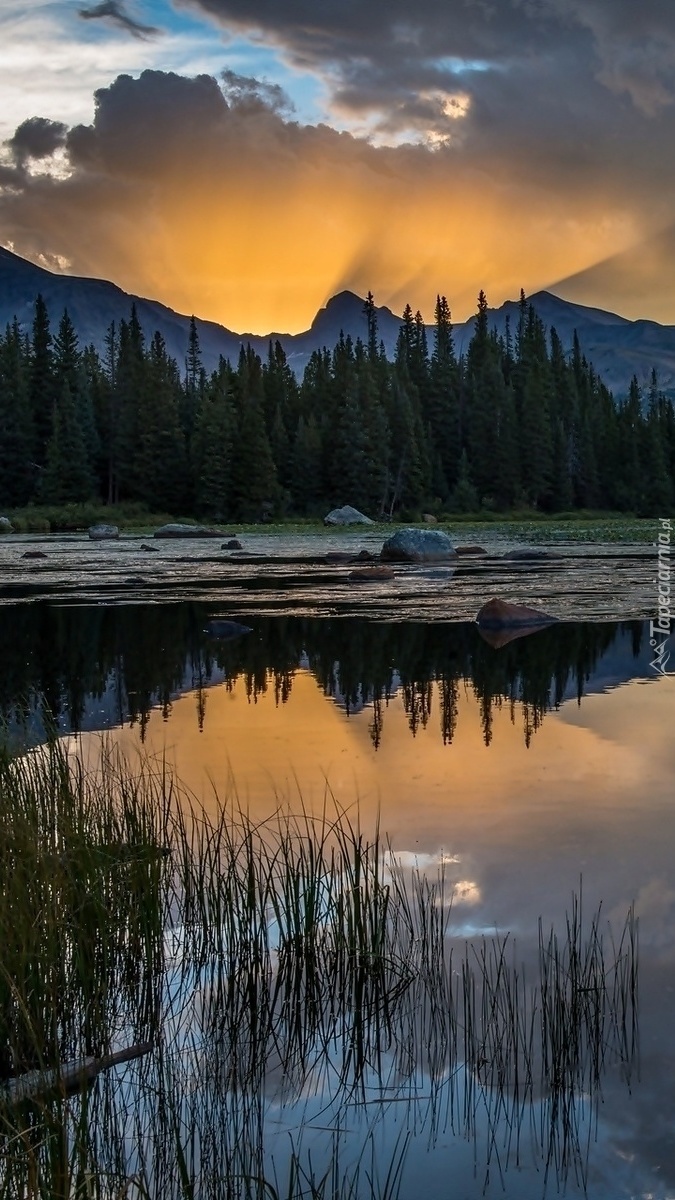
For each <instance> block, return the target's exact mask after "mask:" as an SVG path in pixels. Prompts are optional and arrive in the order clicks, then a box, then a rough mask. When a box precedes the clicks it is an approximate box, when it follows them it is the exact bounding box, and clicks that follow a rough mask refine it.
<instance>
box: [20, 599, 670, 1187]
mask: <svg viewBox="0 0 675 1200" xmlns="http://www.w3.org/2000/svg"><path fill="white" fill-rule="evenodd" d="M213 615H214V609H213V606H211V607H209V605H208V604H206V603H190V604H188V603H172V604H162V603H156V604H154V605H147V604H121V605H117V606H106V605H100V604H99V605H96V606H88V605H86V604H83V605H79V606H73V605H71V606H67V605H59V604H55V603H50V602H47V601H44V602H40V603H33V604H30V605H29V604H25V603H21V604H16V605H11V606H10V605H7V606H5V608H4V609H3V621H2V625H1V629H2V636H1V638H0V643H1V644H0V650H1V651H2V655H3V671H2V676H1V685H0V686H1V691H0V708H1V709H2V710H3V711H4V713H5V716H6V718H7V719H9V721H10V724H11V725H12V726H13V727H15V728H17V729H18V728H19V726H20V725H21V724H22V723H24V724H25V725H27V727H28V730H29V734H30V736H31V737H32V738H33V739H34V740H36V741H38V740H39V739H40V737H41V736H42V732H41V731H42V718H41V711H40V704H39V701H38V699H37V697H38V695H41V696H43V697H44V698H45V700H46V701H47V703H48V704H49V705H50V707H51V710H52V711H53V712H54V713H55V714H56V717H57V720H58V722H59V725H60V728H61V729H62V731H63V732H64V733H66V732H68V733H70V732H73V731H76V732H78V733H80V734H81V736H82V748H83V751H84V753H85V754H87V755H90V756H95V755H96V753H97V746H98V745H99V738H100V731H101V730H106V731H107V734H106V736H108V737H110V738H112V739H113V740H114V742H115V743H116V744H119V745H120V746H121V747H122V748H123V749H124V750H125V751H126V752H127V753H128V754H129V755H130V756H131V757H132V759H133V757H134V756H135V755H136V754H138V753H139V752H141V751H142V752H143V753H149V754H150V755H153V756H159V757H160V758H162V757H165V758H167V759H168V760H169V762H170V763H171V765H172V766H174V767H175V770H176V772H177V774H178V775H179V777H180V778H181V779H182V780H183V781H184V783H185V784H186V785H187V786H188V787H189V788H190V789H191V790H192V792H193V793H194V795H195V796H196V797H198V798H199V800H200V801H201V802H202V803H203V804H204V806H205V807H206V808H210V807H214V805H215V800H214V794H215V792H217V793H218V795H219V796H220V798H221V799H222V800H224V801H226V802H227V803H230V804H235V802H238V803H239V804H241V805H244V806H246V807H247V808H248V810H249V811H250V812H251V814H252V815H253V816H254V817H255V818H260V819H263V818H265V817H267V816H269V815H270V814H271V813H272V812H274V811H275V808H277V807H278V806H279V805H280V804H288V805H290V806H291V807H296V808H297V807H298V806H299V804H300V802H302V803H303V804H304V805H305V806H306V807H309V808H315V809H319V808H320V807H321V805H322V803H323V802H324V799H325V796H326V794H327V792H328V791H329V792H330V794H331V796H332V797H334V799H335V801H336V802H337V803H338V804H339V805H340V806H343V807H345V808H348V809H349V810H350V812H351V813H352V814H353V816H354V819H356V816H357V814H358V819H359V820H360V822H361V824H362V826H363V828H364V829H366V830H370V829H372V828H373V827H374V824H375V822H376V820H377V819H378V818H379V821H380V826H381V828H382V829H383V830H384V831H385V832H386V833H387V834H388V835H389V837H390V838H391V841H392V844H393V847H394V849H395V851H396V853H397V854H398V855H399V857H400V858H401V859H402V861H404V863H407V864H409V865H411V866H414V865H415V864H416V865H418V866H419V867H421V868H424V869H428V870H430V871H432V872H434V871H436V870H437V869H438V866H439V864H441V863H443V864H444V870H445V873H446V878H447V880H448V884H449V885H450V886H451V887H452V889H453V904H452V910H451V916H450V923H449V934H450V937H451V938H452V939H454V940H455V941H456V943H457V944H458V945H460V944H461V943H463V941H464V940H465V939H470V940H472V941H474V942H475V943H476V944H480V940H481V939H482V938H483V937H486V938H493V937H495V936H496V937H500V936H503V935H506V934H507V933H508V934H509V935H510V938H511V940H513V941H514V942H515V949H514V950H511V949H509V953H510V954H511V953H512V954H513V957H514V961H517V962H518V963H523V964H525V966H526V968H527V969H529V970H531V969H532V963H533V961H534V955H535V950H536V946H537V939H538V921H539V918H541V920H542V923H543V926H544V928H545V929H548V928H549V927H550V926H551V925H556V926H557V927H559V928H560V929H561V930H564V920H565V913H566V912H568V911H569V909H570V905H571V900H572V895H573V893H574V892H578V891H579V888H580V881H581V888H582V892H583V907H584V911H585V913H586V914H587V916H588V918H589V919H590V917H591V915H592V914H593V912H594V911H595V910H596V909H597V908H598V906H599V905H602V916H601V923H602V927H603V929H605V928H606V925H607V922H610V923H611V926H612V928H614V929H615V930H617V931H618V932H620V930H621V928H622V926H623V922H624V919H625V916H626V913H627V911H628V909H629V906H630V905H631V904H633V903H634V904H635V909H636V912H637V915H638V917H639V980H640V1001H639V1047H636V1049H635V1054H634V1055H633V1056H632V1058H631V1061H630V1062H629V1063H628V1064H626V1063H624V1064H623V1065H620V1064H617V1063H615V1062H613V1061H611V1056H609V1057H608V1062H607V1064H606V1070H605V1071H604V1072H603V1075H602V1081H601V1089H600V1091H599V1093H597V1094H596V1096H595V1097H590V1096H585V1097H584V1096H583V1095H580V1096H578V1097H577V1098H576V1102H575V1107H574V1113H573V1117H572V1118H570V1114H567V1117H566V1118H565V1122H566V1123H565V1122H563V1124H564V1125H565V1129H564V1130H563V1132H561V1129H562V1126H561V1125H560V1120H561V1119H562V1118H556V1117H555V1114H553V1116H552V1114H551V1112H550V1109H549V1108H547V1097H546V1095H545V1094H537V1092H536V1089H535V1094H534V1096H531V1097H530V1099H529V1100H528V1101H527V1103H523V1105H522V1106H521V1107H520V1108H519V1107H518V1105H516V1106H515V1108H514V1107H511V1108H508V1107H507V1108H502V1109H501V1110H500V1109H499V1106H496V1107H495V1104H494V1103H493V1100H494V1097H493V1096H491V1094H490V1089H489V1088H488V1089H485V1088H484V1089H482V1090H481V1088H478V1089H476V1087H475V1081H474V1086H473V1089H471V1088H469V1089H468V1091H467V1083H468V1082H470V1081H467V1079H466V1078H465V1076H463V1074H462V1071H461V1070H458V1071H457V1072H456V1073H455V1075H454V1077H453V1078H450V1077H448V1079H447V1080H446V1081H445V1082H444V1084H443V1085H442V1086H440V1087H439V1086H438V1083H436V1085H433V1086H432V1082H431V1078H430V1073H429V1061H428V1053H429V1051H428V1047H427V1052H426V1053H425V1052H422V1051H420V1053H419V1054H418V1053H417V1051H418V1050H419V1049H420V1048H419V1047H415V1035H414V1032H410V1031H409V1034H408V1037H409V1039H410V1044H411V1059H415V1061H410V1062H409V1064H408V1067H407V1068H406V1069H405V1070H404V1068H403V1066H402V1057H401V1047H400V1046H398V1047H397V1046H396V1045H395V1044H394V1043H393V1042H392V1043H391V1044H389V1045H388V1046H386V1047H384V1049H383V1051H382V1054H381V1056H380V1058H379V1059H378V1060H377V1061H373V1062H372V1063H371V1066H370V1070H369V1074H368V1078H367V1088H366V1091H365V1092H364V1094H363V1095H362V1096H361V1097H360V1100H358V1101H357V1100H356V1099H353V1100H352V1101H350V1103H348V1104H343V1099H344V1098H341V1100H340V1103H339V1104H338V1103H337V1102H336V1099H335V1092H334V1086H333V1085H332V1084H331V1082H330V1079H331V1077H330V1072H321V1071H319V1070H316V1071H315V1072H314V1073H312V1074H311V1075H310V1076H308V1077H307V1078H306V1079H304V1081H303V1082H302V1086H301V1087H300V1088H299V1089H298V1090H296V1091H295V1092H294V1091H293V1089H290V1093H289V1089H288V1087H287V1086H286V1087H285V1086H284V1085H283V1082H282V1081H280V1080H279V1079H278V1078H277V1077H276V1076H275V1074H274V1071H271V1072H270V1079H269V1087H268V1089H267V1095H266V1096H265V1098H264V1114H263V1115H264V1121H265V1152H266V1155H267V1160H266V1161H267V1163H268V1166H269V1167H270V1169H272V1166H273V1167H274V1169H276V1170H278V1172H279V1174H280V1175H281V1176H282V1177H283V1175H284V1171H285V1170H286V1166H285V1164H286V1162H287V1156H288V1144H289V1132H290V1133H291V1135H292V1136H293V1138H294V1139H295V1142H296V1144H300V1145H301V1146H302V1147H303V1148H304V1149H305V1150H307V1151H311V1153H312V1156H313V1160H314V1161H315V1162H318V1163H320V1162H321V1160H322V1155H323V1156H326V1155H327V1154H329V1153H330V1148H331V1147H332V1146H333V1145H334V1144H335V1142H336V1140H337V1142H338V1143H339V1145H340V1147H341V1153H342V1155H343V1160H344V1161H345V1163H349V1162H354V1161H355V1160H356V1159H357V1158H358V1156H359V1154H360V1153H362V1152H363V1154H364V1155H366V1157H367V1155H374V1160H373V1161H374V1162H375V1163H376V1164H377V1165H378V1167H379V1170H380V1176H381V1179H382V1178H383V1177H384V1176H385V1175H386V1170H387V1164H388V1163H389V1161H390V1160H391V1159H392V1157H395V1155H396V1154H397V1152H398V1150H399V1149H401V1148H402V1147H403V1146H405V1151H406V1152H405V1160H404V1165H403V1177H402V1183H401V1195H402V1196H416V1195H417V1194H418V1192H419V1190H420V1189H423V1190H424V1194H425V1196H428V1197H429V1200H431V1198H432V1197H433V1198H435V1197H439V1198H440V1197H452V1198H457V1200H461V1198H464V1197H466V1200H472V1198H473V1197H478V1196H481V1195H488V1196H493V1195H494V1196H507V1197H513V1198H517V1197H523V1198H526V1200H527V1198H530V1197H532V1198H535V1197H540V1196H542V1195H544V1194H547V1195H555V1194H557V1192H558V1190H561V1191H565V1192H566V1194H568V1195H583V1194H584V1192H586V1193H587V1194H588V1195H589V1196H590V1197H592V1198H595V1197H597V1198H602V1200H615V1198H617V1200H618V1198H619V1197H645V1198H646V1197H655V1198H658V1200H666V1198H668V1197H675V1117H674V1116H673V1114H674V1113H675V1034H674V1033H673V1016H674V1014H675V870H674V868H673V859H674V853H675V789H674V787H673V783H674V781H675V741H674V738H673V730H674V721H673V718H674V716H675V683H674V681H673V679H672V678H659V677H657V676H656V675H655V673H654V671H653V670H652V668H651V667H650V658H651V651H650V648H649V644H648V626H647V624H646V623H644V622H640V621H625V622H622V623H617V622H595V623H594V622H591V621H589V622H585V623H580V622H570V623H563V624H561V625H559V626H556V627H553V628H551V629H548V630H544V631H541V632H538V633H535V634H532V635H530V636H528V637H523V638H519V639H516V640H514V641H512V642H510V643H509V644H507V645H504V646H502V647H500V648H495V647H494V646H491V645H489V644H487V643H486V642H485V641H484V640H483V639H482V638H481V636H480V635H479V633H478V631H477V629H476V627H475V626H474V625H473V624H469V623H461V622H459V623H447V622H436V623H434V624H425V623H421V622H412V621H400V622H397V623H394V622H386V621H378V622H377V623H375V622H371V621H369V620H368V619H366V618H365V617H361V618H356V617H350V618H343V619H340V618H335V617H333V618H328V617H326V618H316V617H310V616H307V617H304V618H299V617H295V618H293V617H285V616H275V615H262V614H261V613H260V612H256V611H251V612H248V613H247V612H246V611H244V610H241V611H238V612H237V614H236V615H237V620H241V621H244V622H245V623H246V624H247V625H249V626H250V628H251V631H250V632H249V633H247V634H245V635H243V636H241V637H239V638H236V639H232V640H222V639H218V638H214V637H212V636H210V635H209V633H208V621H209V619H210V617H211V616H213ZM215 615H222V614H215ZM510 946H511V941H510V942H509V947H510ZM413 1027H414V1020H413V1025H412V1026H411V1030H412V1029H413ZM413 1051H414V1052H413ZM467 1096H468V1100H467ZM467 1105H468V1106H469V1109H470V1113H469V1116H468V1117H467V1111H468V1109H467ZM556 1121H558V1125H556ZM408 1134H410V1137H409V1139H408ZM407 1139H408V1140H407ZM364 1147H366V1149H365V1150H364V1149H363V1148H364ZM363 1161H364V1162H366V1158H364V1159H363ZM367 1161H368V1162H371V1159H370V1158H368V1160H367Z"/></svg>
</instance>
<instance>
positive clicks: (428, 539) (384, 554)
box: [380, 529, 457, 563]
mask: <svg viewBox="0 0 675 1200" xmlns="http://www.w3.org/2000/svg"><path fill="white" fill-rule="evenodd" d="M380 558H381V559H382V561H383V562H408V563H438V562H454V560H455V559H456V558H457V553H456V551H455V547H454V546H453V544H452V542H451V541H450V538H449V537H448V535H447V533H443V531H442V530H440V529H399V531H398V533H395V534H394V535H393V537H390V538H387V541H386V542H385V543H384V546H383V547H382V550H381V552H380Z"/></svg>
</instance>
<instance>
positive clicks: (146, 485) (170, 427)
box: [134, 332, 189, 513]
mask: <svg viewBox="0 0 675 1200" xmlns="http://www.w3.org/2000/svg"><path fill="white" fill-rule="evenodd" d="M144 385H145V386H144V388H143V391H142V393H141V395H140V396H139V398H138V401H139V403H138V424H139V432H138V445H137V448H136V453H135V455H134V476H135V479H136V480H137V481H138V482H137V487H138V495H139V498H140V499H141V500H144V501H145V502H146V504H148V505H149V506H150V507H153V508H155V509H157V508H159V510H160V511H163V512H170V513H181V512H185V511H186V509H187V507H188V504H189V480H188V471H187V454H186V446H185V435H184V433H183V429H182V426H181V422H180V400H181V394H182V385H181V381H180V376H179V374H178V369H177V366H176V363H175V362H174V361H173V359H170V358H169V356H168V355H167V353H166V346H165V344H164V339H163V338H162V335H161V334H160V333H158V332H156V333H155V335H154V337H153V339H152V342H151V343H150V350H149V353H148V358H147V366H146V372H145V380H144Z"/></svg>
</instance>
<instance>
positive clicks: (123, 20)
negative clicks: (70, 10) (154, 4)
mask: <svg viewBox="0 0 675 1200" xmlns="http://www.w3.org/2000/svg"><path fill="white" fill-rule="evenodd" d="M78 16H80V17H82V19H83V20H84V21H91V20H105V21H111V22H112V23H113V24H114V25H119V26H120V27H121V28H122V29H124V30H126V32H127V33H130V34H132V36H133V37H137V38H153V37H157V36H158V35H159V34H160V33H161V29H157V28H156V26H154V25H141V23H140V21H134V19H133V17H130V16H129V14H128V12H127V11H126V9H125V8H124V5H123V4H122V3H120V0H100V3H98V4H94V5H92V7H91V8H80V9H78Z"/></svg>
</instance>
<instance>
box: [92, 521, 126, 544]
mask: <svg viewBox="0 0 675 1200" xmlns="http://www.w3.org/2000/svg"><path fill="white" fill-rule="evenodd" d="M119 536H120V531H119V526H118V525H91V526H90V528H89V537H90V539H91V541H92V542H114V541H117V538H118V537H119Z"/></svg>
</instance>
